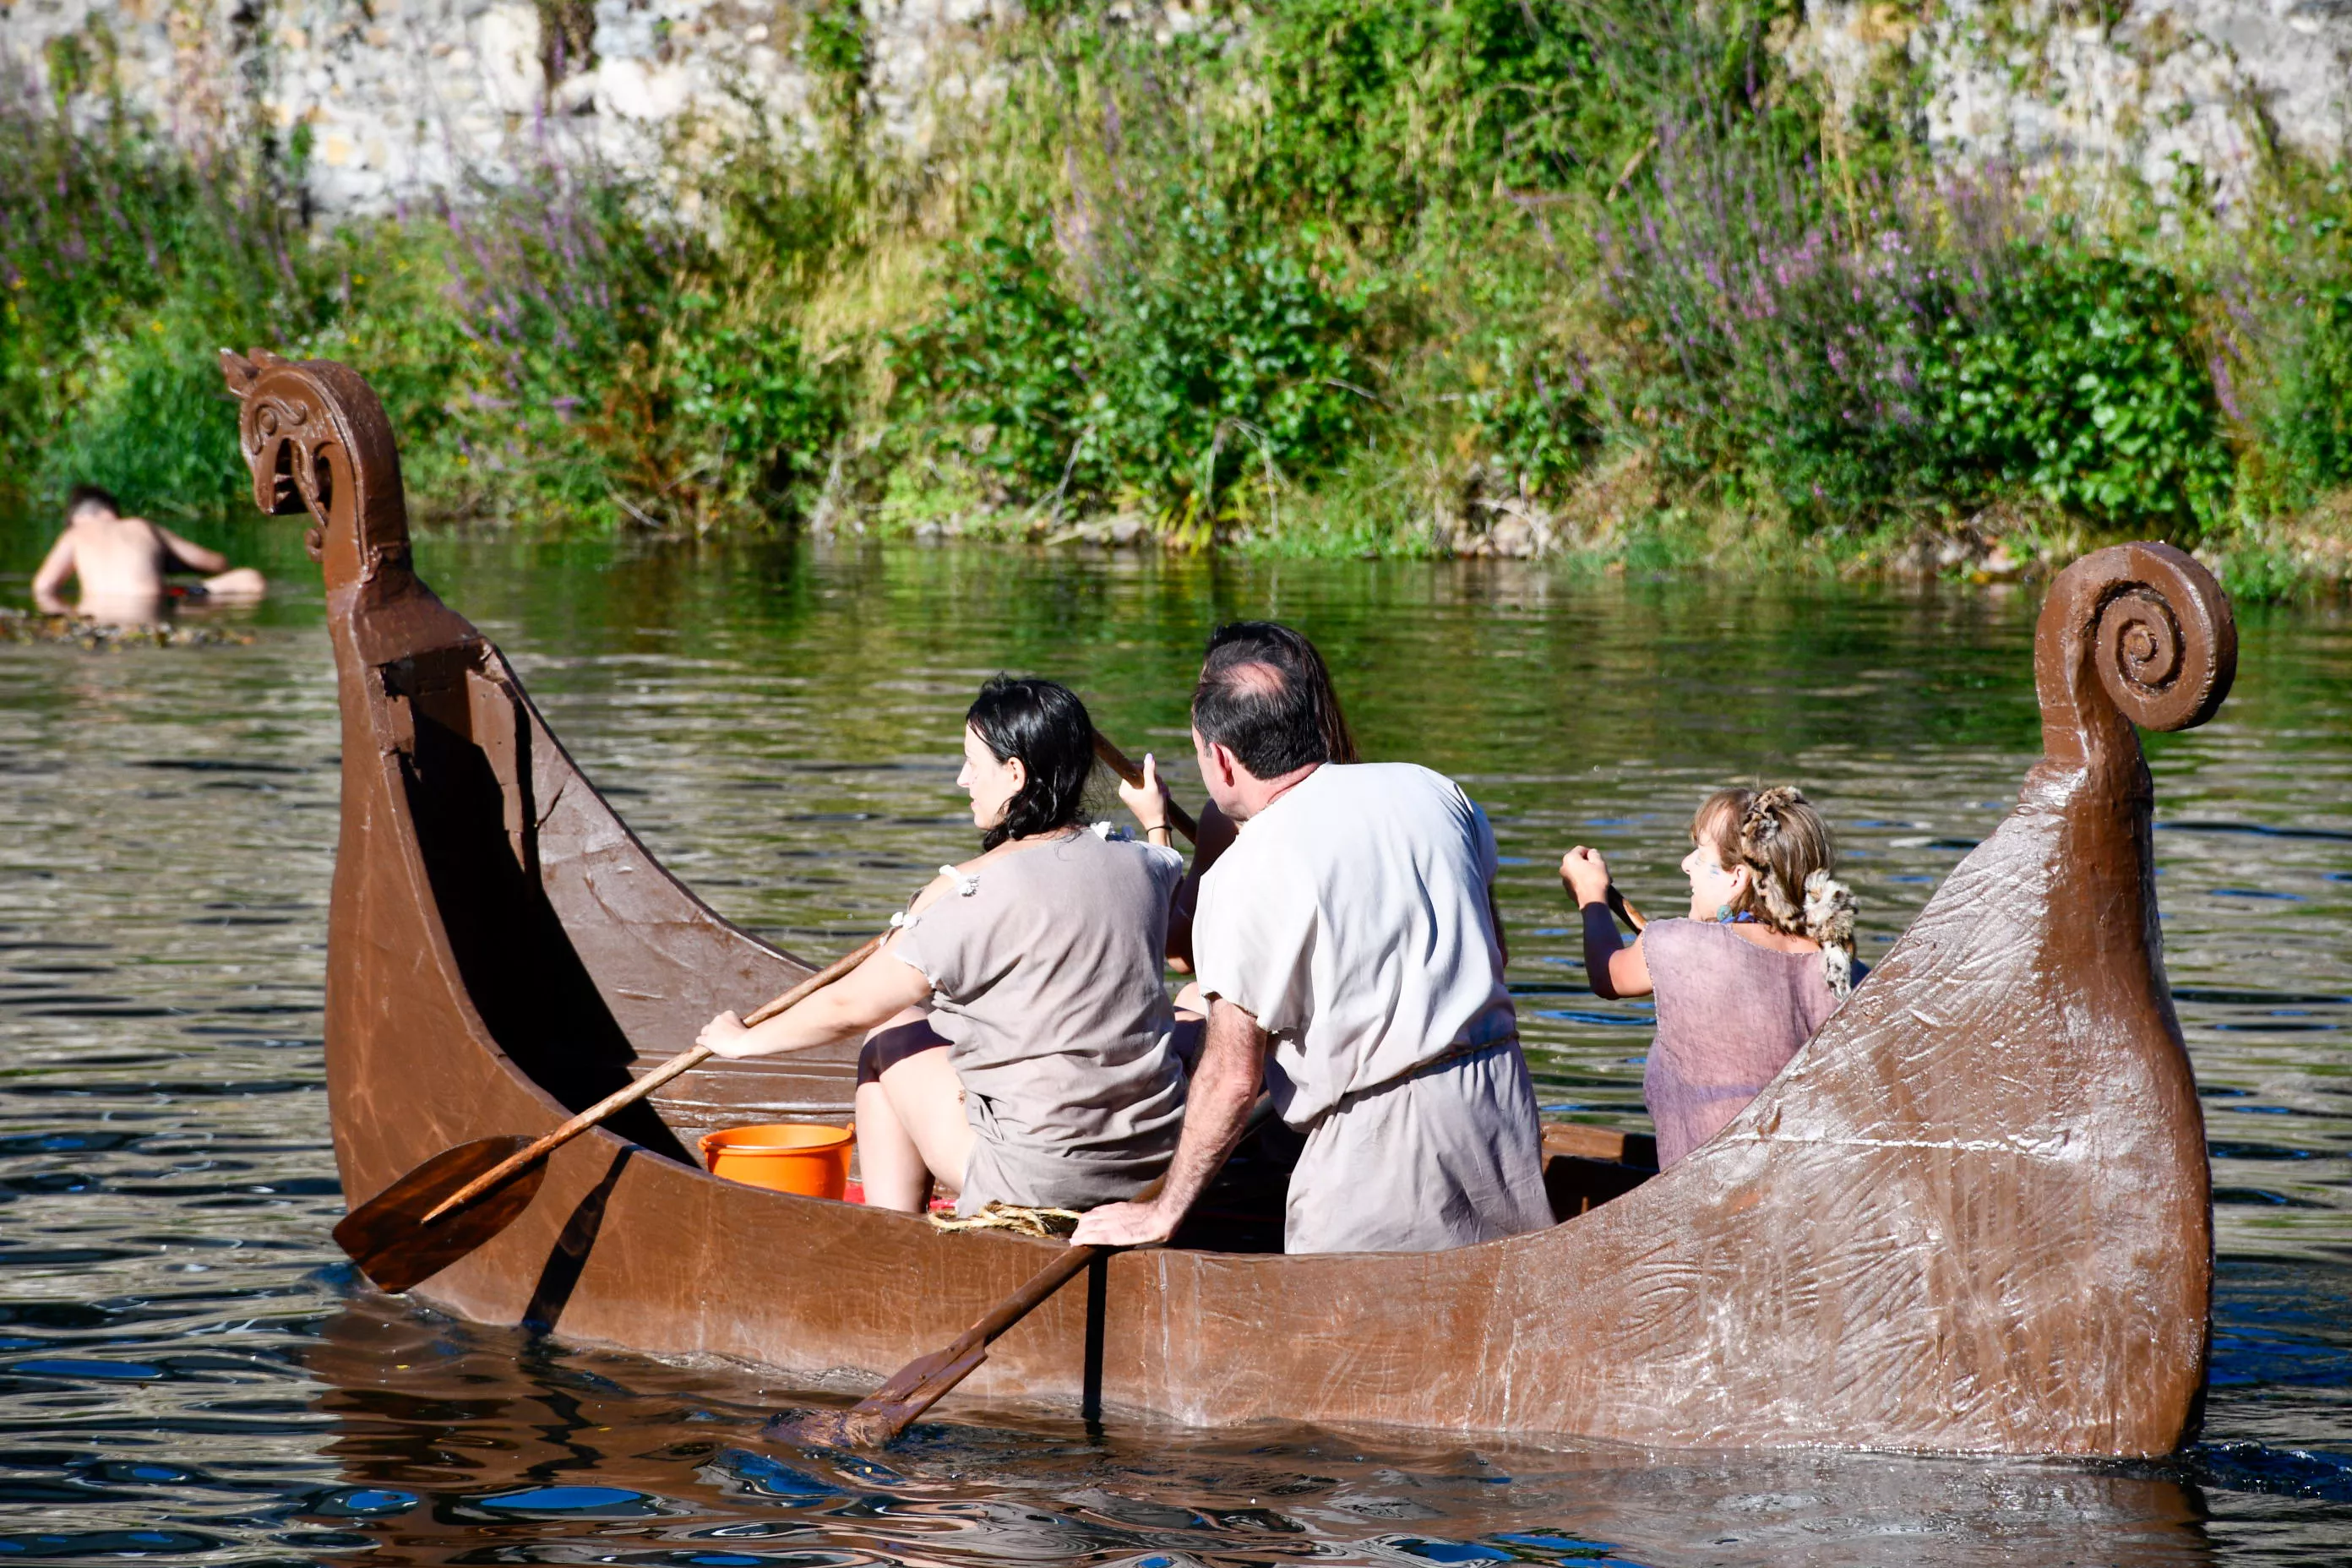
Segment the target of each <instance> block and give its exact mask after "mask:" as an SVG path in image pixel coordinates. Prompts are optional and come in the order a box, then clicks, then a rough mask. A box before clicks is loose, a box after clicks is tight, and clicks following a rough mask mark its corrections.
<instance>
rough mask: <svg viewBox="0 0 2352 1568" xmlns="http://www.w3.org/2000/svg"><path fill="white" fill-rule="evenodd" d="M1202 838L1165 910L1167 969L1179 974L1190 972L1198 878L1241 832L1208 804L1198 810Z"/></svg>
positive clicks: (1199, 880)
mask: <svg viewBox="0 0 2352 1568" xmlns="http://www.w3.org/2000/svg"><path fill="white" fill-rule="evenodd" d="M1200 828H1201V837H1200V838H1199V839H1198V840H1196V841H1195V842H1194V844H1193V846H1192V868H1190V869H1189V870H1187V871H1186V872H1185V873H1184V879H1183V880H1182V881H1181V882H1179V883H1178V884H1177V885H1176V900H1175V902H1174V903H1173V904H1172V905H1171V906H1170V908H1169V910H1168V967H1169V968H1171V969H1173V970H1174V971H1176V973H1179V974H1190V973H1192V912H1193V910H1195V909H1196V908H1198V907H1199V904H1200V901H1201V879H1202V877H1204V876H1206V875H1207V874H1208V870H1209V868H1210V867H1212V866H1213V865H1215V864H1216V863H1217V857H1218V856H1220V855H1223V853H1224V852H1225V851H1226V850H1228V849H1230V848H1232V847H1233V843H1234V839H1235V838H1237V837H1240V836H1241V830H1240V829H1239V828H1237V827H1235V826H1234V822H1233V818H1231V817H1229V816H1226V815H1225V814H1224V813H1223V812H1222V811H1219V810H1218V809H1217V803H1216V802H1215V801H1210V802H1209V803H1208V804H1207V805H1203V806H1202V807H1201V820H1200Z"/></svg>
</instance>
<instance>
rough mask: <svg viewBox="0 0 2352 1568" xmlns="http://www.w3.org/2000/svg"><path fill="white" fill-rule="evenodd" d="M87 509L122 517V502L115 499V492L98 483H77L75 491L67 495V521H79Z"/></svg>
mask: <svg viewBox="0 0 2352 1568" xmlns="http://www.w3.org/2000/svg"><path fill="white" fill-rule="evenodd" d="M86 511H90V512H103V513H105V514H106V515H107V516H109V517H121V515H122V503H121V501H118V500H115V499H114V493H113V492H112V491H111V490H102V489H99V488H98V487H97V486H96V485H76V486H74V488H73V493H72V494H71V495H69V496H68V497H66V521H68V522H76V521H79V520H80V518H81V514H82V513H84V512H86Z"/></svg>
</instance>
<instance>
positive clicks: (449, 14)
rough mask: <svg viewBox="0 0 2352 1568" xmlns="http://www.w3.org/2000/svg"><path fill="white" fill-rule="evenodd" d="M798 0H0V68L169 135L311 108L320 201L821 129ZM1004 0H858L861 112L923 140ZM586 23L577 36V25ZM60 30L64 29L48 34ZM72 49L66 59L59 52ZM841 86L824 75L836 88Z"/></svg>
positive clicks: (631, 164) (967, 74) (275, 119)
mask: <svg viewBox="0 0 2352 1568" xmlns="http://www.w3.org/2000/svg"><path fill="white" fill-rule="evenodd" d="M814 8H815V7H814V5H812V4H811V3H810V0H799V3H793V0H777V3H771V4H764V5H763V4H759V3H756V0H595V3H594V5H593V9H592V8H591V6H590V5H588V3H587V0H539V3H536V4H534V3H533V0H124V3H121V4H117V5H100V4H94V3H92V0H0V90H6V91H14V92H20V93H21V92H26V91H31V92H37V93H40V94H43V95H45V96H46V95H48V94H50V93H52V92H53V91H54V90H55V89H57V88H58V86H60V85H72V84H74V83H76V82H79V91H75V92H73V93H71V94H70V95H69V99H68V101H69V105H70V108H71V111H72V112H74V113H75V114H76V115H77V116H79V117H82V118H85V119H91V118H95V117H97V116H99V115H100V114H102V113H104V112H105V111H106V106H107V104H108V101H109V95H110V93H119V94H120V95H121V98H122V99H123V100H125V101H126V102H128V103H129V104H130V105H131V106H132V107H134V108H136V109H138V110H142V111H144V112H147V113H149V114H152V116H153V117H154V118H155V119H156V120H157V121H158V122H159V123H161V124H163V126H165V127H166V128H168V129H169V130H170V131H171V132H172V133H173V135H174V136H176V137H179V138H180V139H182V140H184V141H187V142H203V141H205V140H206V139H207V138H218V137H221V136H224V135H236V134H240V133H249V132H250V131H251V130H252V129H253V128H255V127H256V126H263V127H268V128H272V129H274V130H275V131H276V132H278V137H279V145H280V146H281V147H284V148H288V149H291V148H292V147H294V146H295V144H296V140H295V131H296V128H297V127H298V126H307V127H308V128H309V129H308V131H307V132H306V138H307V145H308V163H307V170H306V180H307V183H308V185H309V188H310V194H311V197H312V200H313V202H314V203H315V204H316V205H317V206H318V207H319V208H320V210H322V211H325V212H330V213H332V212H372V211H382V210H384V209H386V208H388V207H390V206H392V205H394V203H395V202H397V201H398V200H399V199H400V198H401V197H403V196H404V195H413V194H415V193H417V192H419V191H423V190H429V189H434V188H446V187H450V186H455V185H459V184H463V183H465V182H466V181H467V179H468V178H471V177H476V176H478V177H481V178H485V179H489V180H498V179H501V178H505V177H508V176H509V175H511V174H512V173H513V171H514V168H515V166H516V164H517V163H518V162H519V161H520V160H523V159H528V158H530V157H532V156H534V155H537V154H539V153H541V152H548V153H555V154H557V155H561V156H565V157H572V156H577V155H580V154H583V153H590V154H593V155H595V156H597V157H599V158H601V159H603V160H604V161H605V162H606V163H610V164H611V165H613V166H614V167H617V168H620V169H623V170H625V171H629V172H632V173H638V174H652V173H656V172H657V171H658V170H660V169H661V168H662V167H663V166H664V161H665V159H666V158H673V159H674V158H676V157H677V155H678V154H679V153H680V151H681V148H680V143H681V142H684V143H685V144H686V148H687V149H688V153H687V155H688V157H690V155H691V154H690V149H691V147H692V145H693V143H694V141H695V139H696V137H697V136H698V134H701V133H705V132H712V131H728V132H741V131H744V130H746V129H750V128H751V127H754V126H757V127H758V128H760V129H761V130H763V131H764V132H767V133H769V134H771V135H774V136H778V137H782V138H786V139H792V140H799V141H803V142H806V141H809V140H811V139H813V138H814V137H815V136H817V135H818V134H819V133H820V131H819V122H818V108H819V106H820V104H821V103H822V102H824V96H823V95H824V91H825V89H826V88H827V86H828V84H827V83H825V82H824V81H823V80H822V79H820V73H819V72H817V71H816V70H814V69H813V68H812V67H811V65H810V63H809V60H808V58H807V55H806V50H805V46H806V44H807V42H808V39H809V37H810V13H811V11H812V10H813V9H814ZM1014 9H1015V7H1014V5H1013V0H866V3H865V5H863V6H862V12H863V20H864V25H865V30H866V55H867V63H866V72H865V76H864V87H863V89H862V91H861V92H860V93H858V94H857V96H858V98H859V100H860V102H861V107H862V110H863V111H864V112H865V113H866V115H867V116H868V117H869V119H870V121H871V123H872V126H873V128H874V130H875V133H877V134H878V135H880V136H883V137H885V138H887V139H892V140H896V141H898V142H904V143H908V144H911V145H913V146H916V147H919V146H920V145H922V144H923V143H925V142H927V141H928V139H929V135H930V133H931V131H932V129H933V127H934V125H935V123H936V118H937V115H938V114H939V112H940V110H941V109H942V107H943V106H946V105H949V104H951V103H956V102H961V101H968V100H971V99H973V98H975V97H981V98H984V97H985V96H986V94H987V92H988V91H989V89H990V87H991V86H992V79H991V78H990V77H989V75H988V73H987V70H986V67H985V60H984V55H983V49H982V45H983V43H984V38H985V35H986V32H987V30H988V28H989V27H990V26H991V25H992V24H993V23H994V22H995V21H996V20H997V19H998V17H999V16H1000V14H1003V15H1009V14H1011V13H1012V12H1013V10H1014ZM583 36H584V37H585V40H586V44H587V47H586V48H585V49H584V50H583V49H582V48H580V47H578V45H579V42H580V41H581V39H582V37H583ZM61 51H69V53H64V52H61ZM75 58H78V59H79V67H76V66H75V65H73V64H71V63H69V62H70V61H71V60H73V59H75ZM836 96H837V95H836Z"/></svg>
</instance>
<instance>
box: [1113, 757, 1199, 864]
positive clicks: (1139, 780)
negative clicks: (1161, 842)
mask: <svg viewBox="0 0 2352 1568" xmlns="http://www.w3.org/2000/svg"><path fill="white" fill-rule="evenodd" d="M1095 756H1096V757H1097V759H1098V760H1099V761H1100V762H1101V763H1102V764H1103V766H1105V767H1107V768H1108V769H1109V770H1110V771H1111V772H1113V773H1117V774H1118V776H1119V778H1120V780H1121V781H1122V782H1124V783H1125V784H1126V785H1127V786H1128V788H1129V789H1142V788H1144V787H1145V784H1144V777H1143V770H1142V769H1141V768H1139V767H1138V766H1137V765H1136V763H1135V759H1133V758H1132V757H1129V755H1128V754H1127V753H1126V752H1122V751H1120V750H1119V749H1118V747H1117V746H1114V745H1112V744H1111V743H1110V741H1109V740H1108V738H1107V737H1106V736H1105V735H1104V734H1103V732H1102V731H1100V730H1097V731H1095ZM1157 771H1158V770H1157V769H1156V768H1155V769H1154V775H1155V776H1154V777H1153V779H1152V781H1151V782H1152V783H1153V784H1157V785H1158V786H1159V790H1160V800H1161V801H1162V802H1163V803H1165V805H1166V807H1167V811H1168V825H1169V826H1171V827H1173V828H1174V829H1175V830H1176V831H1177V832H1179V833H1181V834H1182V835H1183V836H1184V842H1185V843H1187V844H1193V843H1197V842H1199V840H1200V837H1201V825H1200V824H1199V823H1198V822H1196V821H1194V820H1193V819H1192V813H1191V812H1189V811H1186V810H1185V809H1184V808H1183V807H1182V806H1181V805H1177V804H1176V800H1175V797H1174V796H1173V795H1170V794H1169V793H1168V786H1167V784H1165V783H1163V782H1162V781H1160V779H1159V778H1158V777H1157ZM1119 793H1120V795H1121V796H1122V797H1124V795H1125V794H1126V791H1125V790H1122V791H1120V792H1119ZM1132 805H1133V803H1132V802H1129V806H1130V809H1131V808H1132Z"/></svg>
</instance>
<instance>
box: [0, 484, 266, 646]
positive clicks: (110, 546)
mask: <svg viewBox="0 0 2352 1568" xmlns="http://www.w3.org/2000/svg"><path fill="white" fill-rule="evenodd" d="M174 572H205V573H210V574H212V575H210V576H207V577H206V578H205V583H204V588H203V592H204V594H205V595H206V596H207V597H210V598H215V599H257V598H259V597H260V596H261V595H262V594H263V593H264V592H265V591H266V590H267V589H268V586H269V584H268V582H267V580H265V579H264V578H263V577H262V575H261V574H260V573H258V572H257V571H255V570H254V569H253V568H252V567H250V566H239V567H237V568H236V569H235V570H233V571H232V570H231V569H230V567H229V563H228V557H227V556H226V555H223V554H221V553H220V552H218V551H216V550H206V549H205V547H204V546H203V545H201V544H192V543H190V542H188V541H186V540H184V539H183V538H181V537H180V536H179V535H178V534H176V533H173V531H171V530H170V529H168V528H164V527H162V526H160V525H159V524H156V523H152V522H150V521H147V520H146V519H145V518H143V517H125V516H123V515H122V510H121V507H120V506H119V505H117V504H116V502H115V500H114V498H113V497H112V496H110V495H109V494H107V492H106V491H104V490H102V489H99V488H98V487H97V486H96V485H82V486H79V487H78V488H77V489H75V490H74V492H73V495H72V497H71V499H70V500H68V501H67V502H66V531H65V532H63V533H61V534H59V535H58V542H57V543H55V544H54V545H52V546H50V548H49V553H48V558H47V560H45V561H43V562H42V563H41V569H40V570H39V571H38V572H37V573H35V574H33V603H34V604H35V605H38V606H39V607H40V609H41V610H42V612H43V613H44V614H47V615H52V616H60V615H65V614H67V613H68V611H69V609H70V608H71V606H69V605H67V604H66V602H65V598H64V596H63V593H62V590H63V589H64V587H65V585H66V579H68V578H69V577H79V578H80V579H81V605H80V610H81V613H82V614H83V615H86V616H95V617H97V618H99V619H101V620H133V621H152V620H153V619H154V618H155V617H156V616H157V615H159V614H161V613H162V611H163V600H164V597H165V594H166V591H167V585H166V583H165V581H164V580H165V579H166V578H167V577H168V576H170V575H171V574H173V573H174Z"/></svg>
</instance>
